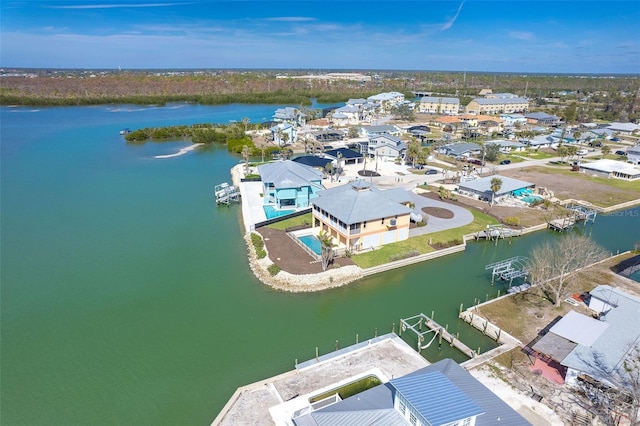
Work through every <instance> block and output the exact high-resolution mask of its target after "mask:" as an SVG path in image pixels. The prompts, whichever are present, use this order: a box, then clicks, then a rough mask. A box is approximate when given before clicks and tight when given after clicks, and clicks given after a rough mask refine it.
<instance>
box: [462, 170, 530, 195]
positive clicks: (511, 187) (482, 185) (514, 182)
mask: <svg viewBox="0 0 640 426" xmlns="http://www.w3.org/2000/svg"><path fill="white" fill-rule="evenodd" d="M494 178H499V179H500V180H501V181H502V184H501V185H500V189H499V190H498V191H497V192H496V193H495V195H494V194H493V191H491V180H492V179H494ZM535 186H536V185H535V184H534V183H531V182H525V181H522V180H519V179H514V178H510V177H507V176H499V175H494V176H486V177H483V178H480V179H475V180H471V181H467V182H460V183H459V184H458V193H460V194H462V195H466V196H468V197H472V198H477V199H479V200H483V201H491V200H493V201H498V200H500V199H501V198H503V197H508V196H513V195H514V194H520V193H524V192H529V191H531V192H532V190H533V188H535Z"/></svg>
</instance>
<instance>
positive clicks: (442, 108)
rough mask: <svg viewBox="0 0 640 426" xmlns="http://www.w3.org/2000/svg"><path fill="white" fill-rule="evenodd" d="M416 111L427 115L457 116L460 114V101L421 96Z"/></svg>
mask: <svg viewBox="0 0 640 426" xmlns="http://www.w3.org/2000/svg"><path fill="white" fill-rule="evenodd" d="M418 111H419V112H424V113H427V114H444V115H457V114H458V113H459V112H460V99H458V98H443V97H433V96H423V97H421V98H420V103H419V104H418Z"/></svg>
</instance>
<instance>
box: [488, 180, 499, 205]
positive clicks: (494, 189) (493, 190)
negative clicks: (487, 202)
mask: <svg viewBox="0 0 640 426" xmlns="http://www.w3.org/2000/svg"><path fill="white" fill-rule="evenodd" d="M500 188H502V179H500V178H499V177H494V178H491V205H493V203H494V200H495V198H496V192H498V191H500Z"/></svg>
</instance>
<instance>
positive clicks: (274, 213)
mask: <svg viewBox="0 0 640 426" xmlns="http://www.w3.org/2000/svg"><path fill="white" fill-rule="evenodd" d="M295 212H296V211H295V210H278V209H276V208H275V207H273V206H264V214H266V215H267V219H273V218H276V217H280V216H286V215H288V214H291V213H295Z"/></svg>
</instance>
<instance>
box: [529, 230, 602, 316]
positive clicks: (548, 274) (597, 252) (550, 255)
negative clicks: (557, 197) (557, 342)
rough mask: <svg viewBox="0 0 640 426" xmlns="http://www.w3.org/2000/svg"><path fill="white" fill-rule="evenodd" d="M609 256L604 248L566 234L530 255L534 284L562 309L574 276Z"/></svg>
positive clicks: (585, 237) (587, 239)
mask: <svg viewBox="0 0 640 426" xmlns="http://www.w3.org/2000/svg"><path fill="white" fill-rule="evenodd" d="M607 255H608V253H607V252H606V251H605V249H604V248H602V247H601V246H600V245H598V244H597V243H596V242H595V241H593V240H592V239H591V238H589V237H587V236H584V235H579V234H567V235H563V236H561V237H560V238H557V239H554V240H551V241H550V240H547V241H545V242H544V243H542V244H539V245H538V246H536V247H534V248H533V250H532V251H531V255H530V257H529V259H530V263H529V273H530V276H531V282H532V283H533V284H536V285H540V286H542V288H543V289H544V291H545V293H546V294H547V295H548V296H549V299H550V300H551V301H552V302H553V303H554V304H555V306H560V302H561V301H562V293H563V291H564V289H565V287H566V286H567V282H568V279H569V278H570V277H571V275H572V274H573V273H574V272H576V271H577V270H578V269H581V268H584V267H585V266H587V265H590V264H592V263H594V262H597V261H599V260H602V259H604V258H605V257H606V256H607Z"/></svg>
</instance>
